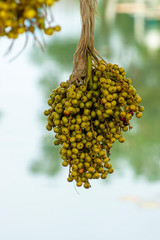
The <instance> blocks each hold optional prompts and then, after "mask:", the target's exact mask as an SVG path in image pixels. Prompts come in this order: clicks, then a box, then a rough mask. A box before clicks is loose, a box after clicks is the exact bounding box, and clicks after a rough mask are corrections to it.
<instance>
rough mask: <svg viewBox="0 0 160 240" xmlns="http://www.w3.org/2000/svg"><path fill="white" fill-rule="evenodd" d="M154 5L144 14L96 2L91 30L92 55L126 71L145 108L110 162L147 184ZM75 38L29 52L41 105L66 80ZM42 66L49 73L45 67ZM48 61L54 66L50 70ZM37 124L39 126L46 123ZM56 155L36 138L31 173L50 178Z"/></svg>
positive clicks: (154, 79)
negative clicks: (95, 52)
mask: <svg viewBox="0 0 160 240" xmlns="http://www.w3.org/2000/svg"><path fill="white" fill-rule="evenodd" d="M77 4H78V2H77ZM152 4H153V2H152ZM70 6H72V1H70ZM156 6H157V5H154V4H153V6H152V8H151V6H150V5H149V4H148V5H145V8H146V9H145V10H144V6H143V4H142V3H139V4H138V3H137V4H135V5H133V2H132V3H130V4H124V3H123V1H121V2H119V3H116V1H101V2H99V4H98V13H99V14H100V16H101V17H100V18H99V17H98V16H96V20H97V22H96V29H95V45H96V48H97V50H98V51H99V53H100V54H101V55H102V57H103V58H105V59H106V61H107V62H113V63H118V64H119V66H123V67H124V68H125V69H126V72H127V76H128V77H130V78H131V79H132V80H133V86H134V87H135V88H136V89H137V91H138V93H139V94H140V96H141V97H142V99H143V101H142V104H143V105H144V107H145V112H144V116H143V118H142V119H140V120H139V119H138V120H137V119H134V120H132V126H133V130H132V131H131V132H130V133H126V138H127V142H126V143H124V144H123V145H122V144H118V143H116V144H114V145H115V146H114V147H113V148H112V151H111V153H112V155H111V161H112V162H113V165H114V167H115V168H116V169H117V170H118V171H120V172H121V173H123V170H125V169H124V168H123V167H121V166H123V165H124V164H125V166H126V167H130V168H132V170H133V171H134V174H135V176H136V177H138V176H141V175H143V176H145V178H146V180H148V181H156V180H159V179H160V159H159V157H160V139H159V135H160V128H159V121H160V106H159V102H160V94H159V92H160V81H159V76H160V41H159V40H160V32H159V27H160V16H159V19H157V17H156V18H155V16H154V15H153V16H152V18H151V17H148V15H147V14H148V13H150V12H151V10H152V11H154V10H153V9H154V8H153V7H155V8H156ZM130 10H132V13H130ZM107 13H108V14H107ZM150 15H151V14H150ZM70 17H71V16H70ZM63 27H64V28H65V27H66V26H65V25H64V26H63ZM62 31H63V28H62ZM78 37H79V34H77V35H76V36H74V37H73V36H72V34H70V35H69V36H68V37H67V38H65V37H63V38H62V37H61V36H59V37H58V36H57V37H56V39H53V41H52V40H51V41H50V42H49V44H48V45H47V49H46V54H45V56H43V55H42V54H41V52H40V51H39V49H38V50H36V51H35V52H34V54H33V60H34V63H37V64H38V66H40V67H41V69H42V70H41V71H42V76H41V78H40V79H39V85H40V87H41V90H42V93H43V97H44V102H47V99H48V98H49V94H50V92H51V91H52V89H54V88H56V87H57V86H58V85H59V83H60V82H61V80H62V79H64V78H63V76H64V75H65V76H66V80H67V77H68V76H69V73H71V72H72V59H73V54H74V52H75V49H76V46H77V43H78ZM46 62H47V65H48V66H50V68H46ZM53 62H55V63H56V64H55V65H54V66H53V65H52V63H53ZM66 73H67V74H68V75H67V74H66ZM45 108H47V106H46V105H45V107H44V109H45ZM42 120H43V121H44V125H45V124H46V119H45V118H44V119H42ZM58 151H59V148H57V147H54V146H53V133H50V134H48V133H46V134H45V135H44V136H43V137H42V153H41V154H40V157H39V156H38V160H37V161H35V162H34V163H33V165H32V171H34V172H36V173H45V174H49V175H53V176H54V175H55V174H56V173H58V172H59V171H60V170H61V167H60V164H61V160H60V158H59V155H58ZM55 154H56V155H55ZM53 156H56V157H53ZM57 159H58V160H57ZM106 181H107V180H106Z"/></svg>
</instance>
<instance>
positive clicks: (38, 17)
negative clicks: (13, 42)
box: [0, 0, 60, 39]
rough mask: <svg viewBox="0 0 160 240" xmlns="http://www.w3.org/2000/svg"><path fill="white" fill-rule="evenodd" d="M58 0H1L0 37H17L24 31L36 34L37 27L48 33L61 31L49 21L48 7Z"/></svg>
mask: <svg viewBox="0 0 160 240" xmlns="http://www.w3.org/2000/svg"><path fill="white" fill-rule="evenodd" d="M55 1H58V0H36V1H33V0H7V1H4V0H0V37H3V36H7V37H8V38H10V39H17V38H18V36H19V35H21V34H23V33H24V32H31V33H32V34H34V32H35V30H36V29H39V30H41V31H43V32H44V33H45V34H47V35H52V34H53V32H54V31H60V26H58V25H57V26H55V27H51V23H50V22H49V21H47V13H48V9H49V8H50V7H51V6H52V5H53V4H54V2H55Z"/></svg>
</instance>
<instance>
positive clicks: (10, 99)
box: [0, 0, 160, 240]
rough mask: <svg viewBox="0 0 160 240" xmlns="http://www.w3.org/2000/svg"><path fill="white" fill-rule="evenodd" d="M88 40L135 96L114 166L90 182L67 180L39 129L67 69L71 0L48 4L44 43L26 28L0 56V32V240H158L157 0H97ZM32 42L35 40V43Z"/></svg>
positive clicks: (72, 31)
mask: <svg viewBox="0 0 160 240" xmlns="http://www.w3.org/2000/svg"><path fill="white" fill-rule="evenodd" d="M98 13H99V15H100V16H101V17H99V16H96V26H95V46H96V49H97V50H98V51H99V53H100V54H101V56H102V57H103V58H105V60H106V61H107V62H112V63H116V64H118V65H119V66H122V67H124V68H125V70H126V72H127V76H128V77H130V78H131V79H132V83H133V86H134V87H135V88H136V89H137V92H138V93H139V95H140V96H141V97H142V105H143V106H144V107H145V111H144V114H143V118H142V119H133V120H132V122H131V125H132V126H133V129H132V130H131V131H130V132H127V133H124V136H125V138H126V142H125V143H123V144H119V143H115V144H114V146H113V148H112V150H111V162H112V164H113V167H114V169H115V172H114V174H112V175H110V176H109V177H108V178H107V179H106V180H101V179H99V180H93V181H91V185H92V188H91V189H89V190H85V189H83V188H78V189H77V188H76V187H75V185H74V183H68V182H67V180H66V179H67V175H68V169H67V168H64V167H62V166H61V161H62V160H61V158H60V155H59V148H58V147H56V146H54V145H53V141H54V134H53V132H51V133H48V132H47V131H46V128H45V126H46V124H47V119H46V118H45V117H44V116H43V112H44V110H45V109H47V108H48V105H47V100H48V98H49V95H50V92H51V91H52V90H53V89H54V88H56V87H57V86H58V85H59V84H60V82H62V81H66V80H68V78H69V75H70V74H71V73H72V68H73V66H72V60H73V54H74V52H75V50H76V46H77V44H78V40H79V36H80V29H81V22H80V14H79V0H76V1H75V0H60V1H59V2H57V3H56V4H55V6H54V7H53V16H54V20H55V24H60V25H61V27H62V31H61V32H59V33H55V34H54V35H53V36H52V37H48V38H47V37H45V39H46V48H45V51H44V52H42V51H41V50H40V48H39V47H38V46H37V47H35V43H34V44H33V42H32V40H31V39H32V38H31V37H30V38H29V41H28V46H27V48H26V49H25V50H24V52H23V53H22V54H21V55H20V56H19V57H18V58H17V59H15V60H14V61H13V62H12V63H10V64H9V63H8V61H9V60H10V59H12V57H14V56H15V55H16V54H17V52H19V51H20V49H22V47H23V45H24V42H25V37H23V36H22V37H21V38H20V39H18V40H17V41H16V42H15V46H14V48H13V49H12V51H11V53H10V55H9V56H7V57H5V58H4V56H3V53H4V52H5V51H6V49H7V47H8V45H9V43H10V42H9V41H8V40H7V39H6V38H4V39H0V40H1V41H0V63H1V64H0V69H1V77H0V164H1V165H0V193H1V197H0V239H2V240H28V239H29V240H44V239H45V240H53V239H58V240H64V239H65V240H66V239H69V240H75V239H76V240H82V239H84V240H88V239H92V240H97V239H104V240H105V239H109V240H117V239H119V240H128V239H129V240H135V239H136V240H142V239H145V240H151V239H154V240H159V219H160V123H159V122H160V80H159V76H160V1H159V0H136V1H134V0H130V1H128V0H126V1H124V0H101V1H100V0H98ZM33 46H34V47H33Z"/></svg>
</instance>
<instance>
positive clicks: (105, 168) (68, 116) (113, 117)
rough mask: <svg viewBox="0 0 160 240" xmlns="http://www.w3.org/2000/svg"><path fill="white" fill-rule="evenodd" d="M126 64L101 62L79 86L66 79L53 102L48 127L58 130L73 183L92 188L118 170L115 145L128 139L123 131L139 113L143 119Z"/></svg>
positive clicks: (64, 162)
mask: <svg viewBox="0 0 160 240" xmlns="http://www.w3.org/2000/svg"><path fill="white" fill-rule="evenodd" d="M125 75H126V73H125V71H124V69H123V68H121V67H120V68H119V67H118V65H116V64H114V65H113V64H111V63H108V64H106V63H104V62H103V61H102V60H101V61H99V65H98V66H92V79H91V80H90V81H86V82H85V83H84V84H81V85H79V86H77V85H76V83H73V84H71V85H69V84H68V83H67V82H62V83H61V84H60V87H58V88H57V89H55V90H53V92H52V93H51V95H50V99H49V100H48V104H49V106H50V109H48V110H46V111H45V112H44V114H45V115H46V116H48V124H47V126H46V128H47V130H48V131H51V130H52V129H53V130H54V132H55V138H56V140H55V141H54V144H55V145H59V144H61V145H62V148H61V150H60V154H61V157H62V159H63V161H62V165H63V166H64V167H67V166H69V176H68V179H67V180H68V181H69V182H72V181H73V180H75V181H76V185H77V186H78V187H80V186H82V185H83V186H84V188H90V186H91V185H90V183H89V180H90V179H98V178H101V179H105V178H106V177H107V175H108V174H110V173H113V171H114V170H113V168H112V164H111V163H110V158H109V156H110V149H111V148H112V146H113V143H115V142H116V141H119V142H120V143H124V142H125V138H124V137H123V135H122V132H126V131H128V130H129V129H131V128H132V127H131V125H130V120H131V119H132V117H133V115H136V117H137V118H141V117H142V111H143V110H144V107H142V106H140V105H139V104H140V102H141V98H140V96H139V95H138V94H137V92H136V89H135V88H134V87H133V86H132V85H131V79H129V78H126V76H125Z"/></svg>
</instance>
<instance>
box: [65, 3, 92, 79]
mask: <svg viewBox="0 0 160 240" xmlns="http://www.w3.org/2000/svg"><path fill="white" fill-rule="evenodd" d="M96 8H97V0H80V13H81V21H82V30H81V37H80V41H79V43H78V46H77V49H76V52H75V54H74V58H73V72H72V76H71V78H70V80H69V81H68V83H69V84H72V83H73V82H75V81H76V82H77V83H78V84H79V83H83V82H84V79H85V78H86V76H87V69H88V63H87V55H88V54H90V55H91V56H92V57H93V58H94V60H95V61H97V58H96V54H97V51H96V50H95V49H94V25H95V13H96Z"/></svg>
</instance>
